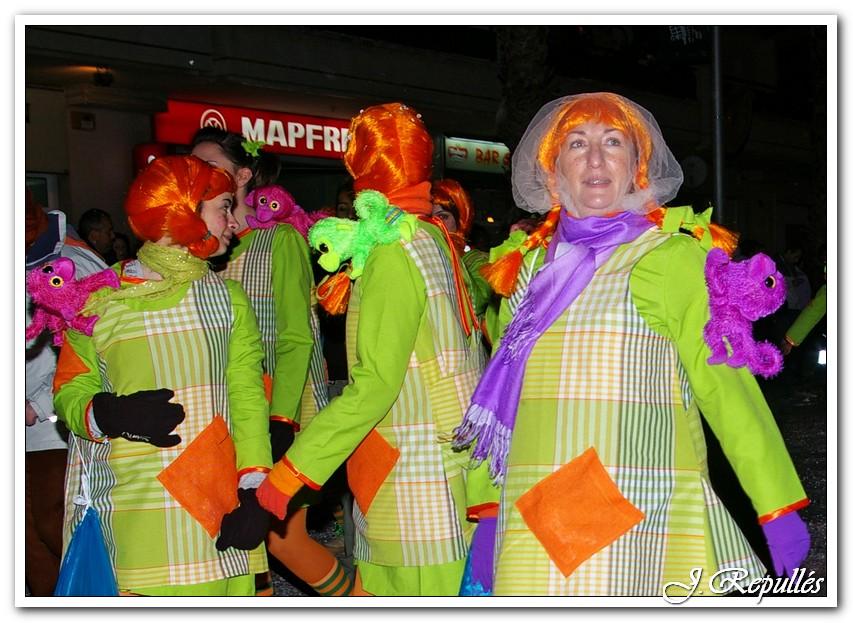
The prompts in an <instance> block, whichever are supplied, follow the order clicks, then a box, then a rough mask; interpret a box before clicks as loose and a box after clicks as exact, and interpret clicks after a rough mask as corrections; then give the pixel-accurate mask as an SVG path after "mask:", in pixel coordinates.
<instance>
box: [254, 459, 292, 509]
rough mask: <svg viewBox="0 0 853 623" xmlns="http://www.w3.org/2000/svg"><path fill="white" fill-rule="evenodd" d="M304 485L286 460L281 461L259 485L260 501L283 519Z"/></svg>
mask: <svg viewBox="0 0 853 623" xmlns="http://www.w3.org/2000/svg"><path fill="white" fill-rule="evenodd" d="M302 485H303V483H302V481H301V480H299V478H297V476H296V473H295V472H294V471H293V470H292V469H290V467H288V466H287V465H286V464H285V463H284V461H279V462H278V463H276V464H275V466H274V467H273V468H272V470H271V471H270V473H269V474H267V477H266V479H265V480H264V481H263V482H262V483H261V486H260V487H258V490H257V493H256V495H257V496H258V503H260V505H261V506H262V507H263V508H265V509H266V510H268V511H269V512H270V513H272V514H273V515H275V516H276V517H278V518H279V519H282V520H283V519H284V518H285V517H286V516H287V505H288V504H289V503H290V500H291V499H293V496H294V495H296V493H297V492H298V491H299V490H300V489H301V488H302Z"/></svg>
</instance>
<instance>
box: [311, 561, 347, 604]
mask: <svg viewBox="0 0 853 623" xmlns="http://www.w3.org/2000/svg"><path fill="white" fill-rule="evenodd" d="M311 588H313V589H314V590H315V591H317V593H318V594H319V595H320V596H321V597H347V596H348V595H349V594H350V592H352V578H351V577H350V576H349V575H347V572H346V569H344V566H343V565H342V564H341V563H340V561H338V560H336V561H335V564H334V566H333V567H332V569H331V571H329V573H328V574H326V577H324V578H323V579H322V580H320V581H319V582H316V583H313V584H311Z"/></svg>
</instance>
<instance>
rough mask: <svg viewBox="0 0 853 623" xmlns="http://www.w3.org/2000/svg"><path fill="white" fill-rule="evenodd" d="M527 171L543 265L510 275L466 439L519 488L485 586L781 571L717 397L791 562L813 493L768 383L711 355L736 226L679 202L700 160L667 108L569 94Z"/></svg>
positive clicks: (539, 126) (525, 588)
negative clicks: (664, 124) (724, 493)
mask: <svg viewBox="0 0 853 623" xmlns="http://www.w3.org/2000/svg"><path fill="white" fill-rule="evenodd" d="M512 167H513V169H512V184H513V194H514V197H515V200H516V203H517V204H518V205H519V206H520V207H522V208H524V209H526V210H529V211H531V212H534V213H540V214H542V213H548V218H547V219H546V221H545V224H544V225H543V226H542V227H540V229H539V230H537V231H536V232H534V233H533V234H532V235H531V236H529V238H528V239H527V241H526V242H525V243H524V245H523V246H522V248H521V249H520V250H519V251H518V253H519V255H521V254H523V253H526V254H525V255H524V257H523V266H522V268H523V270H520V271H519V270H515V271H511V270H506V271H505V272H504V273H503V274H500V270H498V271H497V272H498V273H499V276H504V277H508V279H507V284H505V285H510V286H511V287H510V288H509V289H512V287H514V288H515V294H514V295H513V296H512V297H511V298H509V299H506V300H505V301H504V305H505V306H506V307H507V308H509V311H510V315H511V316H512V321H511V322H510V323H509V325H508V326H507V327H506V329H505V332H504V334H503V336H502V338H501V340H500V343H499V345H498V347H497V349H496V350H495V352H494V354H493V356H492V359H491V361H490V363H489V366H488V368H487V369H486V371H485V372H484V374H483V377H482V379H481V381H480V384H479V385H478V387H477V390H476V391H475V393H474V396H473V398H472V401H471V406H470V407H469V409H468V410H467V412H466V415H465V420H464V423H463V425H462V426H461V427H460V429H459V430H458V431H457V435H456V441H455V445H456V446H457V447H459V448H466V447H473V448H474V457H475V459H477V460H483V462H484V463H488V464H489V467H490V470H491V474H492V476H493V477H494V479H495V481H496V482H498V483H501V484H502V485H503V495H502V498H501V509H500V521H499V523H498V530H497V533H496V538H495V540H494V541H493V543H492V547H491V548H484V551H483V555H484V556H486V557H487V558H488V559H489V560H492V558H494V565H489V567H488V568H489V569H490V570H492V569H494V577H491V573H489V574H488V577H486V578H480V580H481V581H480V587H479V589H480V590H479V592H480V594H482V592H489V591H491V592H492V593H493V594H495V595H636V596H658V597H659V596H661V595H664V594H667V595H669V596H674V595H675V594H676V592H677V591H679V590H680V589H679V587H682V589H683V587H685V586H687V585H688V584H689V581H688V580H687V579H688V578H691V577H692V576H691V573H692V571H691V570H694V569H701V570H702V571H703V574H702V577H701V579H700V578H693V580H692V581H693V582H694V583H696V584H698V587H697V586H695V585H694V586H693V588H694V590H696V589H697V588H698V592H697V594H705V595H711V594H713V590H711V589H710V588H709V586H708V582H709V579H710V578H711V577H714V578H715V580H714V581H715V582H719V581H720V580H721V579H722V578H723V577H725V578H727V580H726V581H730V582H731V583H732V584H730V585H729V586H730V587H731V586H732V585H733V584H738V585H740V586H745V585H746V584H749V582H751V581H753V580H754V579H756V578H760V577H762V576H763V575H764V571H765V570H764V566H763V565H762V564H761V562H760V561H759V559H758V558H757V556H756V555H755V553H754V552H753V551H752V549H751V547H750V546H749V544H748V543H747V541H746V539H745V538H744V535H743V534H742V533H741V531H740V529H739V528H738V526H737V525H736V524H735V522H734V521H733V520H732V518H731V516H730V515H729V514H728V512H727V511H726V509H725V508H724V507H723V505H722V503H721V502H720V500H719V499H718V498H717V496H716V494H715V493H714V491H713V489H712V488H711V486H710V484H709V477H708V472H707V464H706V459H705V453H706V451H705V445H704V438H703V437H702V426H701V422H700V419H699V409H700V407H701V411H702V414H703V415H704V416H705V418H706V419H707V421H708V423H709V424H710V426H711V428H712V429H713V430H714V433H715V434H716V436H717V437H718V438H719V440H720V444H721V445H722V448H723V450H724V452H725V453H726V455H727V456H728V458H729V460H730V461H731V463H732V465H733V467H734V470H735V472H736V473H737V475H738V477H739V479H740V482H741V484H742V485H743V488H744V490H745V491H746V492H747V494H748V495H749V496H750V498H751V499H752V502H753V505H754V507H755V511H756V517H757V520H758V521H759V523H761V524H762V527H763V528H764V530H765V535H766V536H767V541H768V544H769V547H770V552H771V556H772V557H773V562H774V565H775V568H776V569H775V570H776V572H777V573H778V574H785V575H790V573H792V572H793V569H794V567H795V566H796V565H798V564H799V563H801V562H802V560H803V559H804V558H805V555H806V552H807V551H808V547H809V536H808V531H807V530H806V528H805V525H804V524H803V522H802V520H801V519H800V518H799V516H798V515H797V513H796V510H797V509H799V508H802V507H803V506H805V505H806V504H807V503H808V500H807V499H806V496H805V493H804V491H803V487H802V485H801V484H800V481H799V479H798V477H797V474H796V471H795V469H794V466H793V464H792V462H791V459H790V456H789V455H788V452H787V450H786V448H785V444H784V441H783V440H782V436H781V434H780V433H779V429H778V428H777V426H776V423H775V421H774V418H773V415H772V414H771V413H770V410H769V409H768V407H767V404H766V402H765V401H764V398H763V396H762V395H761V391H760V389H759V388H758V385H757V383H756V381H755V379H754V378H753V377H752V375H751V374H750V373H749V371H748V370H747V369H746V368H733V367H729V366H727V365H710V364H708V363H707V360H708V358H709V355H710V353H711V351H710V349H709V348H708V346H707V345H706V344H705V342H704V340H703V327H704V326H705V324H706V323H707V321H708V318H709V308H708V293H707V291H706V286H705V279H704V273H703V269H704V263H705V255H706V253H707V251H708V249H709V248H710V247H711V245H712V244H720V245H721V246H723V247H727V248H729V249H730V247H731V246H732V245H731V244H730V243H731V241H732V236H731V235H730V234H728V232H727V231H725V230H722V229H721V228H717V227H716V226H712V225H711V224H710V223H709V222H708V220H707V216H708V215H694V214H693V211H692V209H690V208H689V207H687V208H670V209H666V208H662V207H661V206H662V205H663V203H664V202H666V201H668V200H671V199H672V198H673V197H674V196H675V194H676V192H677V190H678V187H679V186H680V184H681V180H682V175H681V170H680V167H679V165H678V162H677V161H676V160H675V158H674V156H673V155H672V153H671V152H670V151H669V149H668V148H667V146H666V143H665V142H664V140H663V137H662V135H661V132H660V129H659V128H658V125H657V123H656V122H655V120H654V118H653V117H652V115H651V114H650V113H649V112H648V111H646V110H644V109H643V108H641V107H640V106H638V105H637V104H635V103H634V102H631V101H630V100H628V99H626V98H624V97H621V96H619V95H616V94H613V93H587V94H583V95H576V96H569V97H563V98H560V99H558V100H555V101H553V102H550V103H549V104H547V105H545V106H544V107H543V108H542V110H541V111H540V112H539V113H538V114H537V116H536V117H535V118H534V119H533V121H532V122H531V124H530V126H529V127H528V129H527V132H526V133H525V135H524V137H523V138H522V140H521V142H520V143H519V146H518V148H517V149H516V151H515V154H514V155H513V163H512ZM682 230H686V232H688V233H686V234H684V233H680V232H681V231H682ZM518 259H521V258H518ZM516 261H517V260H516ZM506 268H507V266H502V267H501V266H499V267H498V269H506ZM510 268H511V266H510ZM513 272H514V273H515V274H513ZM493 276H494V275H493ZM516 280H517V282H518V283H517V284H515V285H512V282H515V281H516ZM734 568H738V569H739V571H738V573H739V574H740V575H739V576H738V577H735V576H733V575H732V573H731V570H732V569H734ZM686 582H687V583H688V584H685V583H686ZM675 583H680V584H675ZM715 586H716V587H717V588H718V587H719V586H720V585H719V584H716V585H715ZM472 588H473V589H476V588H477V587H472ZM484 589H485V590H484ZM471 592H472V593H477V590H472V591H471ZM681 592H682V593H683V592H684V591H683V590H682V591H681Z"/></svg>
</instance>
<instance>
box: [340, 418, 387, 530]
mask: <svg viewBox="0 0 853 623" xmlns="http://www.w3.org/2000/svg"><path fill="white" fill-rule="evenodd" d="M399 458H400V451H399V450H398V449H397V448H395V447H393V446H392V445H391V444H389V443H388V442H387V441H385V439H384V438H383V437H382V435H380V434H379V433H377V432H376V429H375V428H374V429H373V430H371V431H370V433H369V434H368V435H367V437H365V438H364V440H363V441H362V442H361V443H360V444H359V446H358V448H356V449H355V452H353V453H352V456H351V457H350V458H349V460H348V461H347V481H348V482H349V488H350V490H351V491H352V494H353V496H354V497H355V501H356V502H358V507H359V508H360V509H361V512H362V513H364V514H367V509H368V508H370V504H371V503H372V502H373V498H374V497H375V496H376V492H377V491H379V487H381V486H382V483H383V482H385V479H386V478H388V474H390V473H391V470H392V469H394V465H396V464H397V461H398V460H399Z"/></svg>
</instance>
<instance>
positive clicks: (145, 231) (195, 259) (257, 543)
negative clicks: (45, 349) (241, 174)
mask: <svg viewBox="0 0 853 623" xmlns="http://www.w3.org/2000/svg"><path fill="white" fill-rule="evenodd" d="M235 189H236V187H235V184H234V179H233V178H232V177H231V176H230V175H229V174H228V173H227V172H225V171H223V170H222V169H214V168H213V167H211V166H210V165H208V164H207V163H205V162H203V161H202V160H199V159H198V158H196V157H194V156H165V157H162V158H158V159H156V160H154V161H153V162H152V163H151V164H150V165H148V167H147V168H145V169H144V170H143V171H142V172H141V173H140V174H139V175H138V176H137V178H136V179H135V180H134V181H133V183H132V185H131V187H130V190H129V192H128V195H127V199H126V201H125V210H126V212H127V217H128V223H129V224H130V227H131V229H132V230H133V233H134V234H135V235H136V236H137V237H138V238H139V239H140V240H143V241H145V242H144V244H143V245H142V247H141V248H140V249H139V254H138V255H139V259H137V260H132V261H130V262H125V263H123V264H118V265H116V267H115V268H114V270H116V272H117V273H119V277H120V280H121V288H120V289H118V290H109V289H104V290H100V291H98V292H96V293H95V294H93V295H92V296H91V297H90V299H89V302H88V303H87V307H86V308H85V309H84V312H86V313H87V314H96V315H97V316H98V317H99V319H98V322H97V324H96V325H95V327H94V331H93V333H92V336H91V337H88V336H86V335H83V334H81V333H77V332H76V331H68V332H67V334H66V341H65V345H64V346H63V348H62V351H61V352H60V355H59V362H58V364H57V371H56V377H55V378H54V405H55V406H56V410H57V413H58V414H59V416H60V418H62V420H63V422H65V425H66V426H67V427H68V429H69V430H70V431H71V433H72V435H71V442H70V445H71V446H76V448H77V450H79V455H80V456H82V464H81V460H78V458H77V457H76V456H75V455H74V454H72V453H71V451H70V450H69V455H70V456H69V465H68V478H67V486H66V494H65V500H66V502H65V531H64V534H63V536H64V539H65V541H66V543H67V541H68V539H69V538H70V537H71V534H72V532H73V530H74V528H75V526H76V525H77V523H78V522H79V521H80V520H81V519H82V512H83V509H82V508H81V507H79V506H76V505H75V498H76V495H77V493H78V492H79V488H80V482H81V478H82V476H83V473H82V470H83V469H84V468H85V469H86V473H87V474H88V477H87V481H88V485H89V487H90V491H91V496H92V504H93V506H94V507H95V508H96V510H97V511H98V512H99V513H100V516H101V521H102V522H103V528H104V529H103V532H104V537H105V539H106V541H107V550H108V551H109V552H110V555H111V558H112V562H113V567H114V570H115V573H116V580H117V582H118V587H119V590H120V591H121V592H122V593H123V594H131V595H159V596H170V595H182V596H217V595H218V596H225V595H242V596H249V595H254V594H255V573H258V572H262V571H265V570H266V568H267V561H266V552H265V549H264V544H263V541H264V537H265V535H266V532H267V530H268V526H269V516H268V515H267V513H266V512H265V511H263V510H262V509H261V508H260V507H259V506H258V505H257V502H256V496H255V494H254V491H255V488H256V487H257V486H258V485H259V484H260V482H262V481H263V480H264V478H266V472H267V471H268V470H269V467H270V465H271V461H270V445H269V435H268V424H267V421H268V412H267V404H266V401H265V400H264V389H263V380H262V372H261V360H262V358H263V351H262V347H261V340H260V334H259V333H258V328H257V324H256V321H255V316H254V313H253V312H252V308H251V306H250V304H249V300H248V298H247V297H246V294H245V292H244V291H243V289H242V288H241V287H240V285H239V284H238V283H236V282H234V281H231V280H223V279H222V278H221V277H219V276H218V275H217V274H215V273H214V272H212V271H210V270H209V267H208V264H207V262H206V259H207V258H209V257H215V256H217V255H221V254H223V253H225V252H226V250H227V249H228V244H229V242H230V240H231V238H232V236H233V235H234V231H235V230H236V228H237V223H236V221H235V220H234V218H233V216H232V214H231V207H232V205H233V196H234V191H235ZM173 398H174V401H173V400H172V399H173ZM195 442H197V443H195ZM235 485H236V486H237V490H236V491H235V490H234V489H233V488H232V487H234V486H235ZM217 534H218V538H217Z"/></svg>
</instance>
